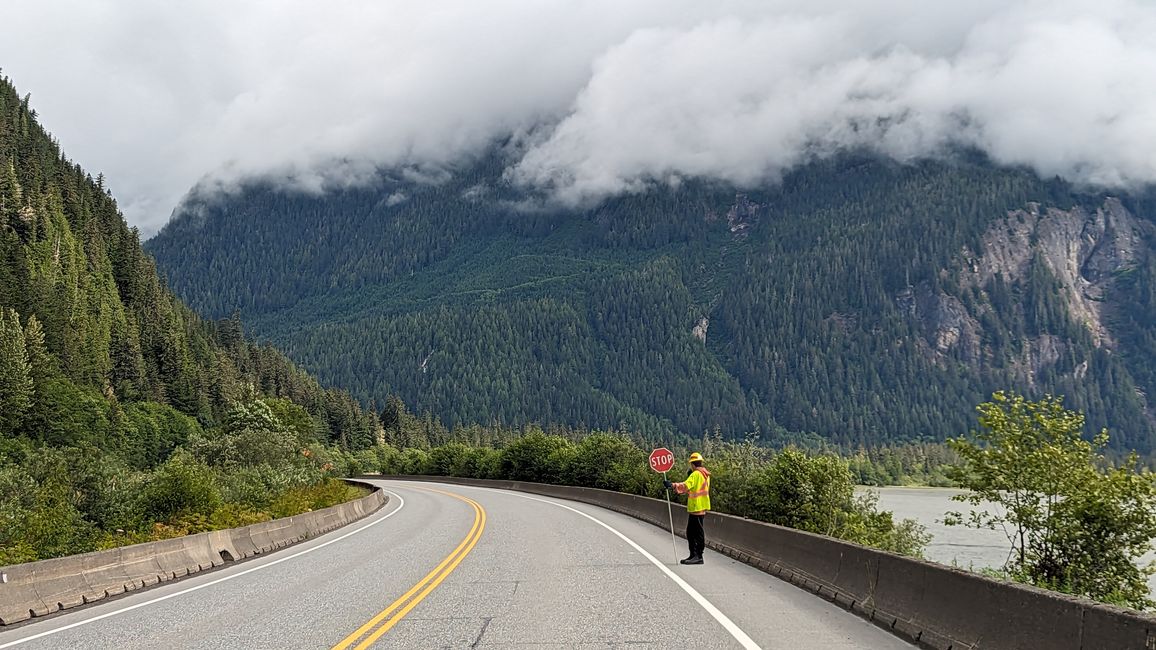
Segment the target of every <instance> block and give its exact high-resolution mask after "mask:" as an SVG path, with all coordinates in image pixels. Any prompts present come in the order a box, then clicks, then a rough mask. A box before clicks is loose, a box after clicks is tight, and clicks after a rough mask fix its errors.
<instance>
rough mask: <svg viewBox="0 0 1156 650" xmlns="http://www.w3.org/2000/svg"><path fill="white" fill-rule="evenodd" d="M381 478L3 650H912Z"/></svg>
mask: <svg viewBox="0 0 1156 650" xmlns="http://www.w3.org/2000/svg"><path fill="white" fill-rule="evenodd" d="M380 484H381V485H382V486H383V487H385V489H386V490H387V491H388V492H389V493H390V502H389V504H387V505H386V507H385V508H383V509H382V511H380V512H378V513H376V514H374V515H373V516H371V517H369V518H367V519H365V520H362V521H360V522H357V523H354V524H352V525H350V526H347V527H345V528H343V529H340V530H338V531H334V532H332V533H330V534H328V535H324V536H322V537H319V538H317V539H314V540H310V541H309V542H306V543H304V544H300V545H297V546H294V547H291V548H289V549H286V550H284V551H281V552H279V553H275V554H272V555H270V556H267V557H264V558H260V559H256V560H252V561H247V562H242V563H238V564H236V565H231V566H228V567H226V568H224V569H221V570H218V571H213V572H211V573H206V574H202V575H198V576H195V577H192V578H188V579H186V580H182V581H179V582H174V583H168V584H166V585H163V586H161V587H157V588H154V589H150V590H147V591H141V592H134V593H132V594H130V595H128V596H125V597H121V598H117V599H114V600H110V601H107V602H102V603H98V604H96V605H93V606H90V607H86V608H83V609H80V610H76V611H72V612H68V613H65V614H61V615H57V616H54V617H50V618H47V619H44V620H41V621H36V622H33V623H30V624H26V625H21V626H19V627H16V628H14V629H9V630H5V631H0V650H4V649H5V648H21V649H24V648H27V649H33V648H70V649H77V650H79V649H82V648H110V647H116V648H174V647H179V648H212V649H213V650H222V649H226V648H335V647H336V648H360V647H374V648H478V647H489V648H516V647H535V648H542V647H558V648H575V647H592V648H593V647H598V648H607V647H625V646H631V647H634V646H639V645H642V646H649V647H655V648H668V647H669V648H683V647H693V648H741V647H762V648H790V649H791V650H807V649H810V648H816V649H818V648H856V649H859V648H862V649H868V648H871V649H875V648H883V649H891V648H895V649H898V648H911V646H910V645H908V644H906V643H904V642H902V641H900V640H899V639H897V638H896V637H893V636H891V635H889V634H888V633H886V632H885V631H883V630H880V629H878V628H876V627H874V626H873V625H871V624H870V623H868V622H866V621H864V620H862V619H859V618H858V617H856V616H854V615H852V614H849V613H847V612H845V611H844V610H842V609H840V608H838V607H837V606H835V605H833V604H831V603H829V602H826V601H824V600H822V599H820V598H817V597H815V596H812V595H810V594H808V593H806V592H804V591H802V590H800V589H798V588H796V587H794V586H792V585H790V584H787V583H785V582H783V581H780V580H778V579H776V578H774V577H772V576H769V575H767V574H765V573H763V572H761V571H758V570H756V569H753V568H751V567H748V566H746V565H743V564H740V563H738V562H735V561H733V560H731V559H729V558H726V557H725V556H721V555H718V554H716V553H713V552H709V551H708V553H707V556H706V564H705V565H703V566H690V567H686V566H680V565H678V564H676V563H674V561H673V560H674V558H673V557H672V549H671V540H670V534H669V532H666V531H663V530H661V529H659V528H655V527H653V526H650V525H649V524H645V523H643V522H640V521H637V520H635V519H632V518H629V517H626V516H624V515H620V514H617V513H613V512H610V511H607V510H603V509H601V508H598V507H595V506H589V505H585V504H578V503H573V502H568V501H561V500H554V499H546V498H542V497H537V496H533V495H527V494H521V493H516V492H509V491H501V490H489V489H483V488H472V487H465V486H451V485H439V484H432V483H407V482H398V481H382V482H380ZM707 534H708V535H709V534H710V531H709V530H708V531H707ZM679 544H680V548H679V551H680V552H682V551H684V550H685V549H684V548H683V546H684V545H683V542H682V540H679Z"/></svg>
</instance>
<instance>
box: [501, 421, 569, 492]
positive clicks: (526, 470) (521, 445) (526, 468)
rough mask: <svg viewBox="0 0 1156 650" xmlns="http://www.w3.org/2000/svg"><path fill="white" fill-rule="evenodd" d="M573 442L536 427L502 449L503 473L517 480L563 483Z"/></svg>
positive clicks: (505, 476)
mask: <svg viewBox="0 0 1156 650" xmlns="http://www.w3.org/2000/svg"><path fill="white" fill-rule="evenodd" d="M572 458H573V445H572V444H571V443H570V442H569V441H568V440H566V439H565V438H562V437H561V436H551V435H547V434H546V433H545V432H543V431H542V430H540V429H533V430H530V431H529V432H527V433H525V434H523V435H522V436H521V437H519V438H517V439H516V440H514V441H513V442H511V443H510V444H509V445H507V446H506V447H505V449H503V450H502V464H501V468H502V477H503V478H506V479H510V480H513V481H532V482H535V483H561V482H562V478H563V475H564V473H565V469H566V466H567V465H568V464H569V462H570V461H571V459H572Z"/></svg>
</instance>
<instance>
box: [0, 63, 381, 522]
mask: <svg viewBox="0 0 1156 650" xmlns="http://www.w3.org/2000/svg"><path fill="white" fill-rule="evenodd" d="M253 394H255V395H257V396H263V397H271V398H285V399H286V400H289V401H291V402H293V403H295V404H296V405H297V406H299V407H301V408H302V409H303V410H304V412H306V413H308V416H309V417H312V418H313V419H314V423H313V424H312V425H310V427H307V428H312V429H315V430H316V432H317V436H318V437H319V438H320V440H319V442H321V443H323V444H326V443H331V442H332V443H340V444H341V445H343V446H344V447H346V448H349V449H356V448H361V447H366V446H369V445H372V444H373V442H374V441H375V438H376V428H377V427H378V425H377V420H376V417H375V415H374V414H373V413H372V412H366V411H365V410H363V409H362V407H361V406H360V405H359V404H358V402H357V401H355V400H354V399H353V398H351V397H350V396H349V395H348V394H346V393H342V392H340V391H337V390H333V389H326V388H323V387H322V385H321V384H319V383H318V382H317V381H316V380H315V379H314V378H313V377H311V376H309V375H307V374H306V373H305V372H303V371H301V370H299V369H298V368H297V367H296V366H294V365H293V364H292V363H291V362H290V361H289V360H288V359H286V358H285V357H284V356H283V355H281V354H280V353H279V352H277V351H276V350H274V349H272V348H270V347H267V346H257V345H254V344H252V343H250V342H247V341H245V339H244V337H243V335H242V331H241V327H240V324H239V323H238V322H237V321H235V320H223V321H221V322H213V321H206V320H203V319H202V318H200V317H199V316H198V315H197V314H196V313H195V312H194V311H192V310H191V309H189V308H188V307H187V306H186V305H185V304H184V303H182V302H181V301H180V300H179V299H178V298H176V297H175V296H174V295H173V294H172V292H171V291H169V289H168V288H167V287H166V286H165V284H164V283H163V282H162V280H161V278H160V276H159V275H158V274H157V272H156V267H155V263H154V262H153V260H152V258H151V257H150V256H149V255H148V254H146V253H145V252H144V250H143V249H142V247H141V243H140V237H139V234H138V232H137V231H136V230H135V229H133V228H129V227H128V225H127V224H126V223H125V221H124V219H123V218H122V216H121V214H120V212H119V211H118V209H117V205H116V201H115V200H114V199H113V198H112V196H111V194H110V193H109V190H108V188H106V187H105V185H104V182H103V178H102V177H99V176H98V177H97V178H95V179H94V178H93V177H92V176H90V175H89V174H88V173H86V172H85V171H84V170H83V169H82V168H81V167H80V166H79V165H77V164H75V163H74V162H72V161H70V160H69V159H68V158H67V157H65V155H64V154H63V152H62V151H61V150H60V147H59V145H58V144H57V143H56V141H55V140H53V138H52V137H51V136H50V135H49V134H48V133H47V132H46V131H45V130H44V129H43V128H42V127H41V126H40V124H39V123H38V122H37V117H36V112H35V111H34V110H33V109H32V108H31V107H30V105H29V99H28V97H24V98H21V97H20V96H19V95H18V93H17V91H16V88H15V87H14V86H13V85H12V83H11V81H9V80H8V79H7V78H3V79H0V414H2V415H0V469H2V468H3V466H4V465H5V462H4V461H5V455H6V453H5V452H6V451H7V452H12V453H13V454H15V455H16V456H20V455H22V454H24V453H25V452H19V453H17V452H16V451H13V450H17V449H18V448H22V447H20V444H18V443H21V442H27V443H31V444H32V445H35V446H50V447H82V446H85V445H87V446H88V447H89V448H96V449H99V450H101V452H107V453H109V454H113V455H116V456H118V457H121V458H123V459H124V460H126V461H127V462H128V463H129V464H130V465H132V466H133V467H136V468H149V467H153V466H155V465H157V464H159V463H161V462H163V461H164V460H165V459H166V458H168V456H169V455H170V454H171V452H172V451H173V450H174V449H176V448H177V447H179V446H181V445H183V444H185V443H186V442H187V441H188V436H189V433H190V432H191V431H195V430H200V429H201V428H202V427H204V428H206V429H207V428H210V427H212V426H215V425H218V424H220V422H221V421H222V419H223V417H224V415H225V413H226V412H227V411H228V409H229V408H230V407H231V406H232V405H233V404H234V403H235V402H236V401H237V400H239V399H241V398H242V397H243V396H246V395H253ZM93 462H96V460H93ZM3 496H4V493H3V490H0V502H3V498H2V497H3Z"/></svg>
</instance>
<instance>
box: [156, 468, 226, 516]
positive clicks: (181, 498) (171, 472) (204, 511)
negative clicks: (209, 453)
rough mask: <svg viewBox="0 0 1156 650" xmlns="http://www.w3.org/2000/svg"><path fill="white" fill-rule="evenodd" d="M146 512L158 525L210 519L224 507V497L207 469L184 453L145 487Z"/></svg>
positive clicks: (160, 469)
mask: <svg viewBox="0 0 1156 650" xmlns="http://www.w3.org/2000/svg"><path fill="white" fill-rule="evenodd" d="M141 498H142V502H143V506H144V507H143V509H144V511H145V512H146V513H148V515H149V516H150V517H152V518H153V520H155V521H166V520H169V519H174V518H177V517H182V516H186V515H203V516H206V517H207V516H209V515H211V514H212V513H213V511H214V510H216V509H217V508H219V507H220V506H221V493H220V491H219V490H218V489H217V485H216V482H215V481H214V476H213V471H212V470H211V469H209V467H208V466H207V465H205V464H204V463H201V462H200V461H198V460H197V459H195V458H193V457H192V456H191V455H190V454H188V453H185V452H177V453H175V454H173V456H172V458H170V459H168V460H167V461H165V464H164V465H161V466H160V467H159V468H157V470H156V471H155V472H153V474H152V476H151V477H150V478H149V479H148V481H147V482H146V483H145V486H144V490H143V491H142V494H141Z"/></svg>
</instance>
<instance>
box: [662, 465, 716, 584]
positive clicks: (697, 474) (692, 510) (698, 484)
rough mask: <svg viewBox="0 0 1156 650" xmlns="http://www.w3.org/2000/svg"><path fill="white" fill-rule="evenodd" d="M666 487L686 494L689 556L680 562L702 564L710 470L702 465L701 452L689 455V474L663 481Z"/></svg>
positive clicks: (708, 507)
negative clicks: (680, 478)
mask: <svg viewBox="0 0 1156 650" xmlns="http://www.w3.org/2000/svg"><path fill="white" fill-rule="evenodd" d="M665 483H666V488H667V489H671V488H673V489H674V491H675V492H678V493H679V494H685V495H686V543H687V545H688V546H690V557H688V558H686V559H685V560H682V564H702V553H703V551H705V550H706V530H705V529H704V528H703V524H704V523H705V522H706V513H707V512H709V511H710V472H709V471H707V469H706V467H704V466H703V460H702V454H700V453H698V452H697V451H696V452H694V453H693V454H691V455H690V476H687V477H686V480H685V481H683V482H681V483H672V482H670V481H665Z"/></svg>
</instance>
